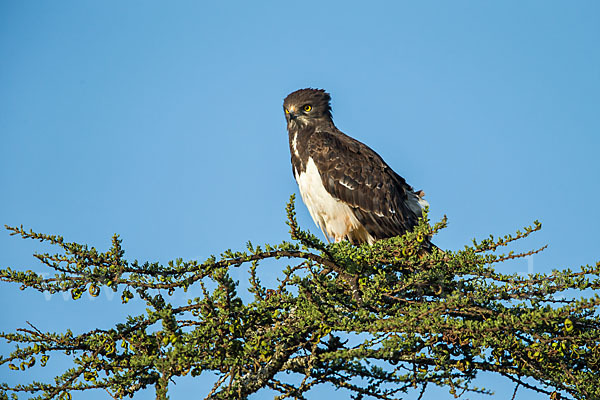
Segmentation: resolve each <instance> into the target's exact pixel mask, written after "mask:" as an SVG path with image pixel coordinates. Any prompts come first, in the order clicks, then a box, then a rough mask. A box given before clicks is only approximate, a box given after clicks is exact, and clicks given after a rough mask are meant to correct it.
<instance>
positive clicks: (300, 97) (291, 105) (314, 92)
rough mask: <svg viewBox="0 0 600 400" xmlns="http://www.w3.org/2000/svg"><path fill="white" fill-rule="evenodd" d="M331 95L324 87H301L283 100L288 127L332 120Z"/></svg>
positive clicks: (295, 127) (301, 126) (298, 126)
mask: <svg viewBox="0 0 600 400" xmlns="http://www.w3.org/2000/svg"><path fill="white" fill-rule="evenodd" d="M330 101H331V97H330V96H329V93H327V92H326V91H325V90H323V89H300V90H296V91H295V92H292V93H290V94H289V95H288V96H287V97H286V98H285V100H284V101H283V112H284V113H285V119H286V121H287V124H288V129H297V128H303V127H306V126H310V125H316V124H320V123H323V122H331V105H330V104H329V102H330Z"/></svg>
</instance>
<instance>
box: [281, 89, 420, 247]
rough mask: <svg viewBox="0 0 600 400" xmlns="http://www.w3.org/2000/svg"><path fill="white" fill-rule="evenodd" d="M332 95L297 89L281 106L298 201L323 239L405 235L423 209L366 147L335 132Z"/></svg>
mask: <svg viewBox="0 0 600 400" xmlns="http://www.w3.org/2000/svg"><path fill="white" fill-rule="evenodd" d="M330 101H331V97H330V96H329V93H327V92H325V90H322V89H300V90H297V91H295V92H293V93H290V94H289V95H288V96H287V97H286V98H285V100H284V102H283V110H284V112H285V118H286V120H287V129H288V133H289V140H290V153H291V157H292V170H293V173H294V177H295V178H296V181H297V182H298V186H299V188H300V194H301V195H302V200H303V201H304V203H305V204H306V207H307V208H308V211H309V212H310V215H311V217H312V218H313V220H314V221H315V223H316V224H317V225H318V226H319V228H321V230H322V231H323V233H324V235H325V237H326V238H327V240H328V241H331V240H333V241H335V242H339V241H342V240H348V241H349V242H351V243H353V244H361V243H369V244H373V243H374V242H375V241H376V240H379V239H383V238H389V237H393V236H398V235H402V234H404V233H405V232H406V231H409V230H411V229H412V228H413V227H414V226H415V225H416V224H417V222H418V219H419V217H420V216H421V215H422V210H423V208H424V207H425V206H427V205H428V204H427V202H426V201H425V200H424V199H423V196H424V193H423V192H422V191H418V192H417V191H415V190H413V188H412V187H411V186H410V185H409V184H407V183H406V181H405V180H404V178H402V177H401V176H400V175H398V174H397V173H395V172H394V171H393V170H392V169H391V168H390V167H389V166H388V165H387V164H386V163H385V161H383V159H382V158H381V157H380V156H379V155H378V154H377V153H376V152H375V151H373V150H372V149H371V148H369V147H368V146H367V145H365V144H363V143H361V142H359V141H358V140H356V139H353V138H351V137H350V136H347V135H346V134H344V133H343V132H341V131H340V130H339V129H337V128H336V126H335V124H334V123H333V119H332V116H331V104H330Z"/></svg>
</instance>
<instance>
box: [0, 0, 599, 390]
mask: <svg viewBox="0 0 600 400" xmlns="http://www.w3.org/2000/svg"><path fill="white" fill-rule="evenodd" d="M599 16H600V3H598V2H597V1H583V0H582V1H577V2H568V1H561V2H557V1H503V2H476V1H470V2H467V1H452V2H445V1H428V2H418V3H417V2H404V1H389V2H369V3H368V4H367V3H366V2H352V1H336V2H317V1H313V2H308V1H304V2H281V1H278V2H275V1H272V2H245V1H238V2H225V1H224V2H210V3H209V2H184V1H179V2H164V1H129V2H125V3H124V2H121V1H101V2H100V1H96V2H92V1H46V2H42V1H27V2H26V1H6V0H4V1H1V2H0V134H1V141H0V143H1V144H0V191H1V193H2V195H1V196H0V223H2V224H9V225H19V224H23V225H24V226H25V227H27V228H33V229H34V230H36V231H41V232H45V233H59V234H62V235H64V236H65V238H66V239H67V240H71V241H78V242H83V243H89V244H90V245H93V246H97V247H98V248H100V249H102V250H104V249H106V248H108V246H109V244H110V236H111V235H112V234H113V233H114V232H117V233H119V234H120V235H121V236H122V238H123V239H124V247H125V249H126V251H127V253H126V256H127V257H128V258H129V259H135V258H137V259H140V260H151V261H154V260H156V261H161V262H166V261H168V260H170V259H174V258H176V257H183V258H185V259H195V258H197V259H205V258H206V257H208V256H209V255H210V254H212V253H219V252H221V251H222V250H225V249H227V248H233V249H242V248H243V247H244V243H245V242H246V241H247V240H249V239H250V240H252V241H253V242H256V243H265V242H270V243H274V242H279V241H281V240H284V239H286V238H287V237H288V236H287V226H286V225H285V224H284V219H285V213H284V206H285V202H286V201H287V199H288V196H289V195H290V194H291V193H297V187H296V183H295V182H294V180H293V177H292V173H291V167H290V162H289V150H288V139H287V133H286V130H285V124H284V117H283V113H282V100H283V98H284V97H285V96H286V95H287V94H288V93H289V92H291V91H293V90H296V89H299V88H303V87H319V88H325V89H327V90H328V91H330V92H331V94H332V97H333V111H334V119H335V122H336V123H337V126H338V127H339V128H340V129H341V130H343V131H344V132H346V133H348V134H350V135H352V136H354V137H356V138H358V139H359V140H362V141H364V142H366V143H367V144H369V145H370V146H371V147H373V148H374V149H375V150H376V151H378V152H379V153H380V154H381V155H382V156H383V157H384V159H385V160H386V161H387V162H388V163H389V164H390V165H391V166H392V167H393V168H394V169H395V170H396V171H397V172H398V173H399V174H401V175H402V176H404V177H405V178H406V179H407V180H408V182H409V183H411V184H412V185H413V186H415V187H416V188H417V189H423V190H425V192H426V193H427V199H428V200H429V202H430V203H431V217H432V219H433V220H434V221H435V220H439V219H440V218H441V217H442V216H443V215H444V214H447V215H448V217H449V222H450V225H449V227H448V228H447V229H446V230H445V231H443V232H442V233H441V234H440V235H439V236H438V237H437V238H436V243H437V244H438V245H439V246H441V247H442V248H448V249H459V248H461V247H462V246H463V245H465V244H468V243H470V239H471V238H473V237H477V238H480V239H481V238H483V237H485V236H487V235H488V234H490V233H494V234H505V233H510V232H513V231H514V230H516V229H518V228H520V227H522V226H524V225H528V224H529V223H531V222H532V221H533V220H534V219H539V220H541V221H542V222H543V224H544V229H543V230H542V232H540V233H538V234H537V235H536V237H534V238H532V239H528V241H527V242H526V243H524V244H523V245H522V246H517V248H533V247H536V246H541V245H543V244H545V243H549V244H550V247H549V249H548V250H546V251H545V252H544V253H542V254H541V255H536V256H534V257H533V258H529V259H527V260H521V261H519V262H515V263H513V264H510V265H506V266H503V267H502V268H504V269H505V270H506V271H511V272H519V273H527V272H531V271H533V272H547V271H549V270H550V269H551V268H561V267H566V266H571V267H577V266H578V265H580V264H586V263H593V262H595V261H596V260H598V259H599V258H600V257H599V254H598V253H599V252H598V250H597V242H598V233H597V227H598V224H599V222H600V212H599V210H598V207H597V202H598V197H599V195H600V183H599V180H598V173H599V172H600V168H599V166H598V151H599V148H600V140H599V133H600V129H599V128H600V122H599V114H600V113H599V111H600V46H599V44H598V43H600V24H599V23H598V18H599ZM298 212H299V220H300V222H301V224H302V225H303V226H304V227H306V228H309V229H311V230H313V231H315V232H318V230H317V229H316V227H315V226H314V224H313V222H312V221H311V220H310V217H309V215H308V213H307V211H306V209H305V207H304V206H303V205H302V204H301V203H299V204H298ZM46 250H47V248H46V247H45V246H41V245H40V244H39V243H35V242H26V241H22V240H19V239H16V238H11V237H9V236H8V234H0V265H1V266H2V267H8V266H10V267H13V268H20V269H34V270H36V271H39V272H44V271H45V272H48V271H47V270H44V268H43V266H41V265H40V264H38V263H37V262H36V261H35V260H34V259H33V258H32V257H31V253H32V252H34V251H46ZM281 268H283V265H269V266H268V268H267V269H266V270H265V271H264V273H265V276H266V278H265V279H266V280H267V282H274V280H275V277H276V276H277V272H278V271H279V270H280V269H281ZM238 278H239V279H241V280H242V282H241V284H242V286H243V285H244V282H243V278H244V276H243V274H242V273H241V272H240V273H239V277H238ZM117 297H118V295H116V297H111V296H110V293H109V294H105V293H103V294H102V295H101V296H100V297H99V298H98V299H95V300H94V301H93V300H91V299H90V298H89V297H87V296H84V298H83V299H82V300H80V301H79V302H77V303H75V302H73V301H71V300H69V299H65V298H63V297H62V296H61V295H58V296H55V297H53V298H49V297H47V296H44V295H43V294H38V293H37V292H33V291H31V290H28V291H25V292H21V291H19V290H18V288H17V287H15V286H14V285H8V284H3V285H2V291H1V292H0V301H1V303H0V304H1V307H2V314H1V315H2V318H1V322H0V329H2V330H10V331H12V330H14V329H15V328H17V327H24V326H25V324H26V322H25V321H30V322H31V323H33V324H35V325H36V326H37V327H39V328H40V329H42V330H61V331H63V330H65V329H67V328H72V329H73V330H74V331H76V332H81V331H83V330H86V329H92V328H93V327H96V326H100V327H104V328H108V327H110V326H112V325H113V324H114V323H115V322H117V321H119V320H122V319H123V318H124V316H125V315H127V314H128V313H138V312H142V310H143V305H142V304H140V303H139V302H137V303H136V302H135V301H134V302H132V303H131V304H128V305H127V306H120V301H117ZM184 300H185V299H183V298H182V297H180V298H178V299H175V301H178V302H182V301H184ZM10 348H12V345H6V344H4V343H3V344H2V345H1V346H0V350H1V351H2V352H3V354H6V353H7V352H8V350H9V349H10ZM53 365H58V366H60V365H62V364H60V363H57V364H53ZM52 372H53V371H46V372H44V371H42V372H36V373H39V374H41V375H39V376H41V377H49V376H50V375H51V374H52ZM54 372H57V371H54ZM0 376H2V380H5V381H9V382H15V381H17V380H18V379H19V374H18V373H14V372H12V371H9V370H8V368H6V366H3V367H1V370H0ZM31 376H33V375H31ZM36 376H37V375H36ZM21 379H22V378H21ZM177 382H178V384H177V385H173V388H172V389H173V391H172V398H173V399H183V398H189V397H190V396H197V395H199V394H202V393H206V392H207V391H208V387H207V386H206V385H207V382H208V380H206V379H199V380H191V379H183V380H178V381H177ZM478 383H479V384H481V385H488V387H490V388H491V389H493V390H495V391H496V393H497V397H496V398H499V399H500V398H508V397H510V395H512V390H513V386H512V385H511V384H509V383H508V381H506V380H502V379H497V378H491V377H489V376H486V375H483V377H482V378H481V379H480V380H479V381H478ZM324 393H329V391H328V389H327V388H324V389H321V390H319V391H316V392H315V394H314V395H313V398H319V397H320V396H323V395H324ZM151 396H152V392H145V393H142V394H140V395H138V396H137V397H136V398H150V397H151ZM272 396H273V394H272V393H270V392H264V393H262V394H259V395H255V396H253V397H252V398H253V399H266V398H272ZM411 396H412V397H411V398H415V397H416V395H415V394H412V395H411ZM431 396H433V397H431ZM329 397H330V398H331V399H334V398H335V399H345V398H347V393H343V392H336V393H333V394H330V395H329ZM434 397H435V398H451V396H450V395H448V394H447V393H446V392H445V391H432V392H431V393H430V397H429V398H434ZM74 398H75V399H82V398H86V399H87V398H99V399H104V398H108V396H107V395H106V393H101V392H98V393H97V394H96V395H95V397H92V396H91V395H89V394H84V395H81V394H79V395H76V396H74ZM469 398H472V399H475V398H479V397H478V396H469ZM517 398H518V399H538V398H542V397H541V396H539V395H536V394H535V393H533V392H530V391H527V390H526V389H523V388H521V389H519V395H518V396H517Z"/></svg>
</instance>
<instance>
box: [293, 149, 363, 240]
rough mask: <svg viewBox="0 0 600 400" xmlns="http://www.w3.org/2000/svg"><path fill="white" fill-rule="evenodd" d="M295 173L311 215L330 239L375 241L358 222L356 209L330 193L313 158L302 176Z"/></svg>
mask: <svg viewBox="0 0 600 400" xmlns="http://www.w3.org/2000/svg"><path fill="white" fill-rule="evenodd" d="M294 173H295V175H296V181H297V182H298V186H299V187H300V194H301V195H302V200H303V201H304V204H306V207H307V208H308V212H310V216H311V217H312V218H313V220H314V221H315V223H316V224H317V225H318V226H319V228H321V230H322V231H323V233H324V234H325V236H326V237H327V239H328V240H331V239H333V240H335V241H336V242H339V241H340V240H344V239H348V240H350V241H352V242H369V243H373V242H374V238H373V237H372V236H371V235H370V234H369V233H368V232H367V231H366V230H365V228H364V227H363V226H362V224H361V223H360V222H359V221H358V219H357V218H356V216H355V215H354V212H353V211H352V208H351V207H350V206H348V205H347V204H346V203H344V202H342V201H341V200H339V199H336V198H335V197H333V196H332V195H331V194H329V192H327V190H326V189H325V187H324V186H323V182H322V180H321V175H320V174H319V170H318V169H317V166H316V165H315V162H314V161H313V159H312V158H309V159H308V163H307V165H306V171H304V172H302V173H300V174H299V173H298V171H296V170H295V171H294Z"/></svg>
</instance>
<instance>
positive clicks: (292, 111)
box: [285, 106, 298, 121]
mask: <svg viewBox="0 0 600 400" xmlns="http://www.w3.org/2000/svg"><path fill="white" fill-rule="evenodd" d="M285 111H286V112H285V113H286V114H287V115H288V116H289V117H290V121H293V120H295V119H296V118H297V117H298V116H297V115H296V114H295V111H296V108H295V107H293V106H292V107H290V108H288V109H286V110H285Z"/></svg>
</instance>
